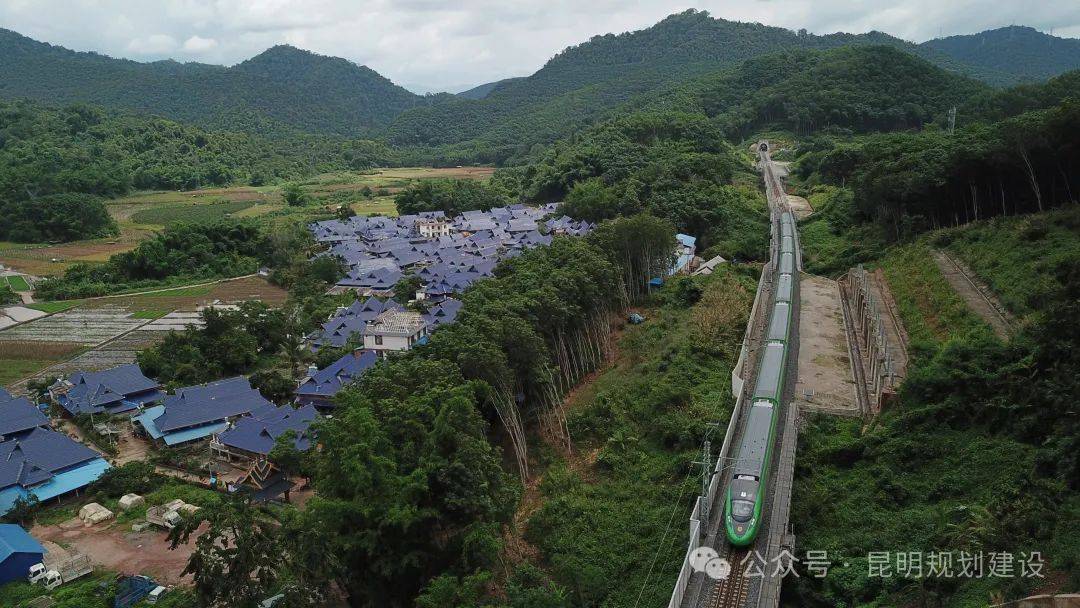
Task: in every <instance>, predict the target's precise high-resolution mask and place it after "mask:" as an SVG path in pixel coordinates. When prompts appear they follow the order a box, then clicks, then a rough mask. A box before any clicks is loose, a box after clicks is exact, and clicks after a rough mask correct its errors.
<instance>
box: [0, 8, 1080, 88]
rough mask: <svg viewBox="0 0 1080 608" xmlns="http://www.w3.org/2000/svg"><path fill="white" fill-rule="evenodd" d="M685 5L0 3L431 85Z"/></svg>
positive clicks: (96, 41) (969, 26)
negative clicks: (287, 47)
mask: <svg viewBox="0 0 1080 608" xmlns="http://www.w3.org/2000/svg"><path fill="white" fill-rule="evenodd" d="M693 6H694V7H695V8H699V9H703V10H708V11H709V12H710V13H711V14H712V15H713V16H715V17H722V18H725V19H732V20H738V21H757V22H761V23H766V24H769V25H776V26H780V27H786V28H789V29H798V28H806V29H808V30H809V31H811V32H813V33H817V34H826V33H831V32H836V31H849V32H865V31H868V30H872V29H876V30H881V31H885V32H889V33H891V34H894V35H897V36H901V37H904V38H907V39H910V40H914V41H917V42H921V41H923V40H926V39H928V38H934V37H936V36H938V35H939V34H945V35H948V34H960V33H973V32H977V31H980V30H983V29H987V28H993V27H1000V26H1003V25H1009V24H1014V23H1015V24H1025V25H1030V26H1032V27H1035V28H1038V29H1041V30H1043V31H1047V30H1049V29H1051V28H1053V29H1054V31H1055V33H1056V34H1058V35H1064V36H1078V35H1080V2H1075V1H1073V2H1060V1H1059V2H1036V3H1022V2H1001V1H1000V0H948V1H942V0H861V1H860V2H851V1H850V0H756V1H755V0H701V1H699V2H698V3H696V4H695V5H693ZM686 8H688V6H687V5H686V4H685V0H588V1H586V0H543V1H541V0H509V1H508V0H458V1H457V2H454V3H448V2H445V1H444V0H364V1H363V2H358V1H357V0H156V1H152V0H35V1H34V2H30V1H29V0H2V1H0V27H5V28H9V29H13V30H15V31H17V32H20V33H22V34H25V35H27V36H30V37H31V38H35V39H38V40H43V41H45V42H50V43H52V44H59V45H62V46H66V47H68V48H72V49H75V50H92V51H98V52H101V53H105V54H108V55H113V56H119V57H127V58H130V59H135V60H140V61H147V60H155V59H164V58H175V59H177V60H180V61H191V60H198V61H205V62H215V63H222V64H227V65H231V64H235V63H238V62H240V61H243V60H244V59H247V58H249V57H251V56H253V55H256V54H258V53H260V52H262V51H263V50H265V49H266V48H268V47H270V46H273V45H275V44H280V43H283V42H284V43H290V44H293V45H296V46H300V47H302V48H306V49H309V50H311V51H314V52H317V53H322V54H324V55H335V56H339V57H345V58H347V59H349V60H351V61H354V62H356V63H360V64H365V65H368V66H369V67H371V68H372V69H374V70H376V71H378V72H380V73H382V74H383V75H385V76H387V77H388V78H390V79H392V80H394V81H395V82H399V83H409V84H411V85H412V86H414V87H416V88H420V87H422V88H425V89H428V90H431V89H446V88H451V87H464V86H465V85H467V84H480V83H482V82H487V81H491V80H497V79H500V78H505V77H508V76H521V75H526V74H530V73H532V72H534V71H536V70H537V69H538V68H539V67H540V66H542V65H543V64H544V62H546V61H547V60H548V59H549V58H550V57H551V56H552V55H554V54H555V53H557V52H559V51H560V50H562V49H563V48H565V47H567V46H570V45H574V44H578V43H580V42H583V41H585V40H587V39H588V38H589V37H591V36H593V35H596V34H605V33H611V32H616V33H617V32H624V31H628V30H637V29H642V28H645V27H648V26H650V25H652V24H653V23H656V22H657V21H659V20H661V19H663V18H664V17H665V16H667V15H669V14H671V13H675V12H680V11H683V10H685V9H686ZM148 32H153V34H148ZM178 41H184V42H183V43H180V42H178Z"/></svg>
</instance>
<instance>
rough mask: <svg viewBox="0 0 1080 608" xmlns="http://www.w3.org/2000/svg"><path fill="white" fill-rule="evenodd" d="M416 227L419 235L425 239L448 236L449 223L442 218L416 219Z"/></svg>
mask: <svg viewBox="0 0 1080 608" xmlns="http://www.w3.org/2000/svg"><path fill="white" fill-rule="evenodd" d="M416 229H417V230H419V231H420V236H422V237H424V238H427V239H431V238H436V237H440V236H450V223H449V222H446V221H444V220H437V219H430V218H424V219H420V220H417V221H416Z"/></svg>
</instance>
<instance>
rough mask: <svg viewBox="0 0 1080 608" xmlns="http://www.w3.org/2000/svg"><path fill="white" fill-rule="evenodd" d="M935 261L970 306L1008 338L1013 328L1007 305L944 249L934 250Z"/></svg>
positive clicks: (950, 283)
mask: <svg viewBox="0 0 1080 608" xmlns="http://www.w3.org/2000/svg"><path fill="white" fill-rule="evenodd" d="M934 261H935V262H937V265H938V267H939V268H941V274H943V275H945V280H946V281H948V282H949V285H951V286H952V288H953V290H954V291H956V293H957V295H959V296H960V297H961V298H962V299H963V300H964V302H966V303H967V305H968V308H970V309H971V310H972V311H974V312H975V314H977V315H979V316H980V317H982V318H983V320H984V321H986V322H987V323H989V324H990V327H992V328H993V329H994V333H996V334H997V335H998V336H999V337H1000V338H1002V339H1006V338H1008V337H1009V332H1010V330H1011V329H1012V328H1011V324H1012V320H1011V319H1010V318H1009V317H1008V316H1006V313H1004V312H1002V311H1004V310H1005V307H1004V306H1002V305H1001V302H999V301H998V299H997V297H996V296H994V294H992V293H989V291H988V290H986V289H985V288H982V287H980V286H979V285H977V284H976V283H975V281H974V279H972V277H971V275H970V274H969V273H968V272H966V271H965V270H964V268H963V267H962V266H961V265H960V264H959V263H958V262H957V261H956V260H954V259H953V258H952V257H951V256H950V255H949V254H947V253H945V252H944V251H940V250H934Z"/></svg>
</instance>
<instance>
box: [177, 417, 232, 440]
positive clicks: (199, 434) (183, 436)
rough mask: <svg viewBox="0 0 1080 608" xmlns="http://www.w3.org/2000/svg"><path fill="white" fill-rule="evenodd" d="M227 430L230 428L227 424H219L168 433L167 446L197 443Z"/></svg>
mask: <svg viewBox="0 0 1080 608" xmlns="http://www.w3.org/2000/svg"><path fill="white" fill-rule="evenodd" d="M227 428H229V424H228V423H227V422H218V423H213V424H207V425H203V426H196V427H192V428H189V429H184V430H182V431H176V432H174V433H168V434H166V435H165V445H180V444H182V443H187V442H189V441H195V440H196V439H203V438H205V437H210V436H211V435H213V434H214V433H220V432H221V431H224V430H225V429H227Z"/></svg>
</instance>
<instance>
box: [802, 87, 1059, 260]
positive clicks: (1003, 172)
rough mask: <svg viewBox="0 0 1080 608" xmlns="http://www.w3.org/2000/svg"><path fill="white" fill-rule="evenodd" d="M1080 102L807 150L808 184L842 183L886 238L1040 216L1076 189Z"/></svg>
mask: <svg viewBox="0 0 1080 608" xmlns="http://www.w3.org/2000/svg"><path fill="white" fill-rule="evenodd" d="M1078 129H1080V104H1078V103H1076V102H1073V101H1066V102H1064V103H1063V104H1062V105H1059V106H1055V107H1053V108H1050V109H1047V110H1039V111H1034V112H1028V113H1026V114H1022V115H1020V116H1017V117H1014V118H1009V119H1006V120H1003V121H1000V122H995V123H989V124H987V123H975V124H972V125H969V126H966V127H964V128H961V129H958V130H957V131H956V133H954V134H949V133H947V132H945V131H940V130H937V129H927V130H924V131H920V132H917V133H895V134H882V135H874V136H871V137H866V138H862V139H858V140H855V141H853V142H841V141H836V140H834V139H831V138H819V139H817V140H814V141H811V142H808V143H807V144H805V145H804V154H802V155H801V157H800V161H799V164H798V170H797V173H798V175H799V176H800V177H802V178H803V179H804V180H805V183H806V184H808V185H812V184H814V183H819V182H825V183H831V184H836V185H848V186H850V187H851V188H852V190H853V191H854V200H855V206H856V217H855V219H856V220H861V221H867V220H875V221H877V222H879V223H880V224H882V225H883V226H886V227H887V229H888V233H889V234H890V235H891V237H892V238H896V239H900V238H908V237H910V236H912V235H914V234H917V233H919V232H922V231H925V230H927V229H929V228H934V227H940V226H950V225H957V224H961V223H966V222H969V221H972V220H978V219H980V218H985V217H990V216H994V215H1010V214H1017V213H1026V212H1032V211H1042V210H1044V209H1049V208H1051V207H1055V206H1058V205H1062V204H1065V203H1067V202H1069V201H1073V200H1076V194H1074V193H1075V192H1078V191H1080V190H1078V189H1080V182H1078V180H1077V176H1080V151H1078V150H1077V146H1076V142H1077V141H1078V139H1077V134H1078Z"/></svg>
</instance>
